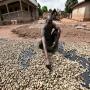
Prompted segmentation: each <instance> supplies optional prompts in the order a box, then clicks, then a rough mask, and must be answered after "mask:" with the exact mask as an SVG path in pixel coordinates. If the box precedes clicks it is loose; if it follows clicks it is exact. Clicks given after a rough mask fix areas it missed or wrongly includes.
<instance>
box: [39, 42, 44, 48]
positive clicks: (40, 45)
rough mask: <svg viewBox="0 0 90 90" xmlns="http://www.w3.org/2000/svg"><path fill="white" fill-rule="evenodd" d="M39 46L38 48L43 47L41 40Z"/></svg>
mask: <svg viewBox="0 0 90 90" xmlns="http://www.w3.org/2000/svg"><path fill="white" fill-rule="evenodd" d="M39 48H40V49H43V44H42V41H40V42H39Z"/></svg>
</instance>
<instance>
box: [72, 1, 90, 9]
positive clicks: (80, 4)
mask: <svg viewBox="0 0 90 90" xmlns="http://www.w3.org/2000/svg"><path fill="white" fill-rule="evenodd" d="M86 2H89V3H90V1H82V2H80V3H78V4H76V5H74V6H73V7H72V8H75V7H78V6H80V5H82V4H84V3H86Z"/></svg>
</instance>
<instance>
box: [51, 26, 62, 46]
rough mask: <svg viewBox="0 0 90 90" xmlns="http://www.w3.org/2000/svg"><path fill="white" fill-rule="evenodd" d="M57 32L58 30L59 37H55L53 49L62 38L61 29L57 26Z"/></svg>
mask: <svg viewBox="0 0 90 90" xmlns="http://www.w3.org/2000/svg"><path fill="white" fill-rule="evenodd" d="M55 30H57V31H56V32H57V35H56V37H55V41H54V42H53V46H52V47H54V46H55V45H56V44H57V43H58V41H59V38H60V34H61V29H60V27H56V26H55Z"/></svg>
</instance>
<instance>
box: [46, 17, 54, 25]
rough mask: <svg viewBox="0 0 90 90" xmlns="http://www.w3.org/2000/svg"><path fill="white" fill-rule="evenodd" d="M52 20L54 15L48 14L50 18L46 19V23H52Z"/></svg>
mask: <svg viewBox="0 0 90 90" xmlns="http://www.w3.org/2000/svg"><path fill="white" fill-rule="evenodd" d="M52 21H53V19H52V17H51V16H48V18H47V20H46V23H48V24H52Z"/></svg>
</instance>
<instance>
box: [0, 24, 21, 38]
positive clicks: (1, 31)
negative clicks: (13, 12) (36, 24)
mask: <svg viewBox="0 0 90 90" xmlns="http://www.w3.org/2000/svg"><path fill="white" fill-rule="evenodd" d="M20 26H22V25H7V26H0V37H2V38H9V39H20V38H19V37H18V36H17V35H16V34H13V33H12V32H11V31H12V30H13V29H16V28H18V27H20Z"/></svg>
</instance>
